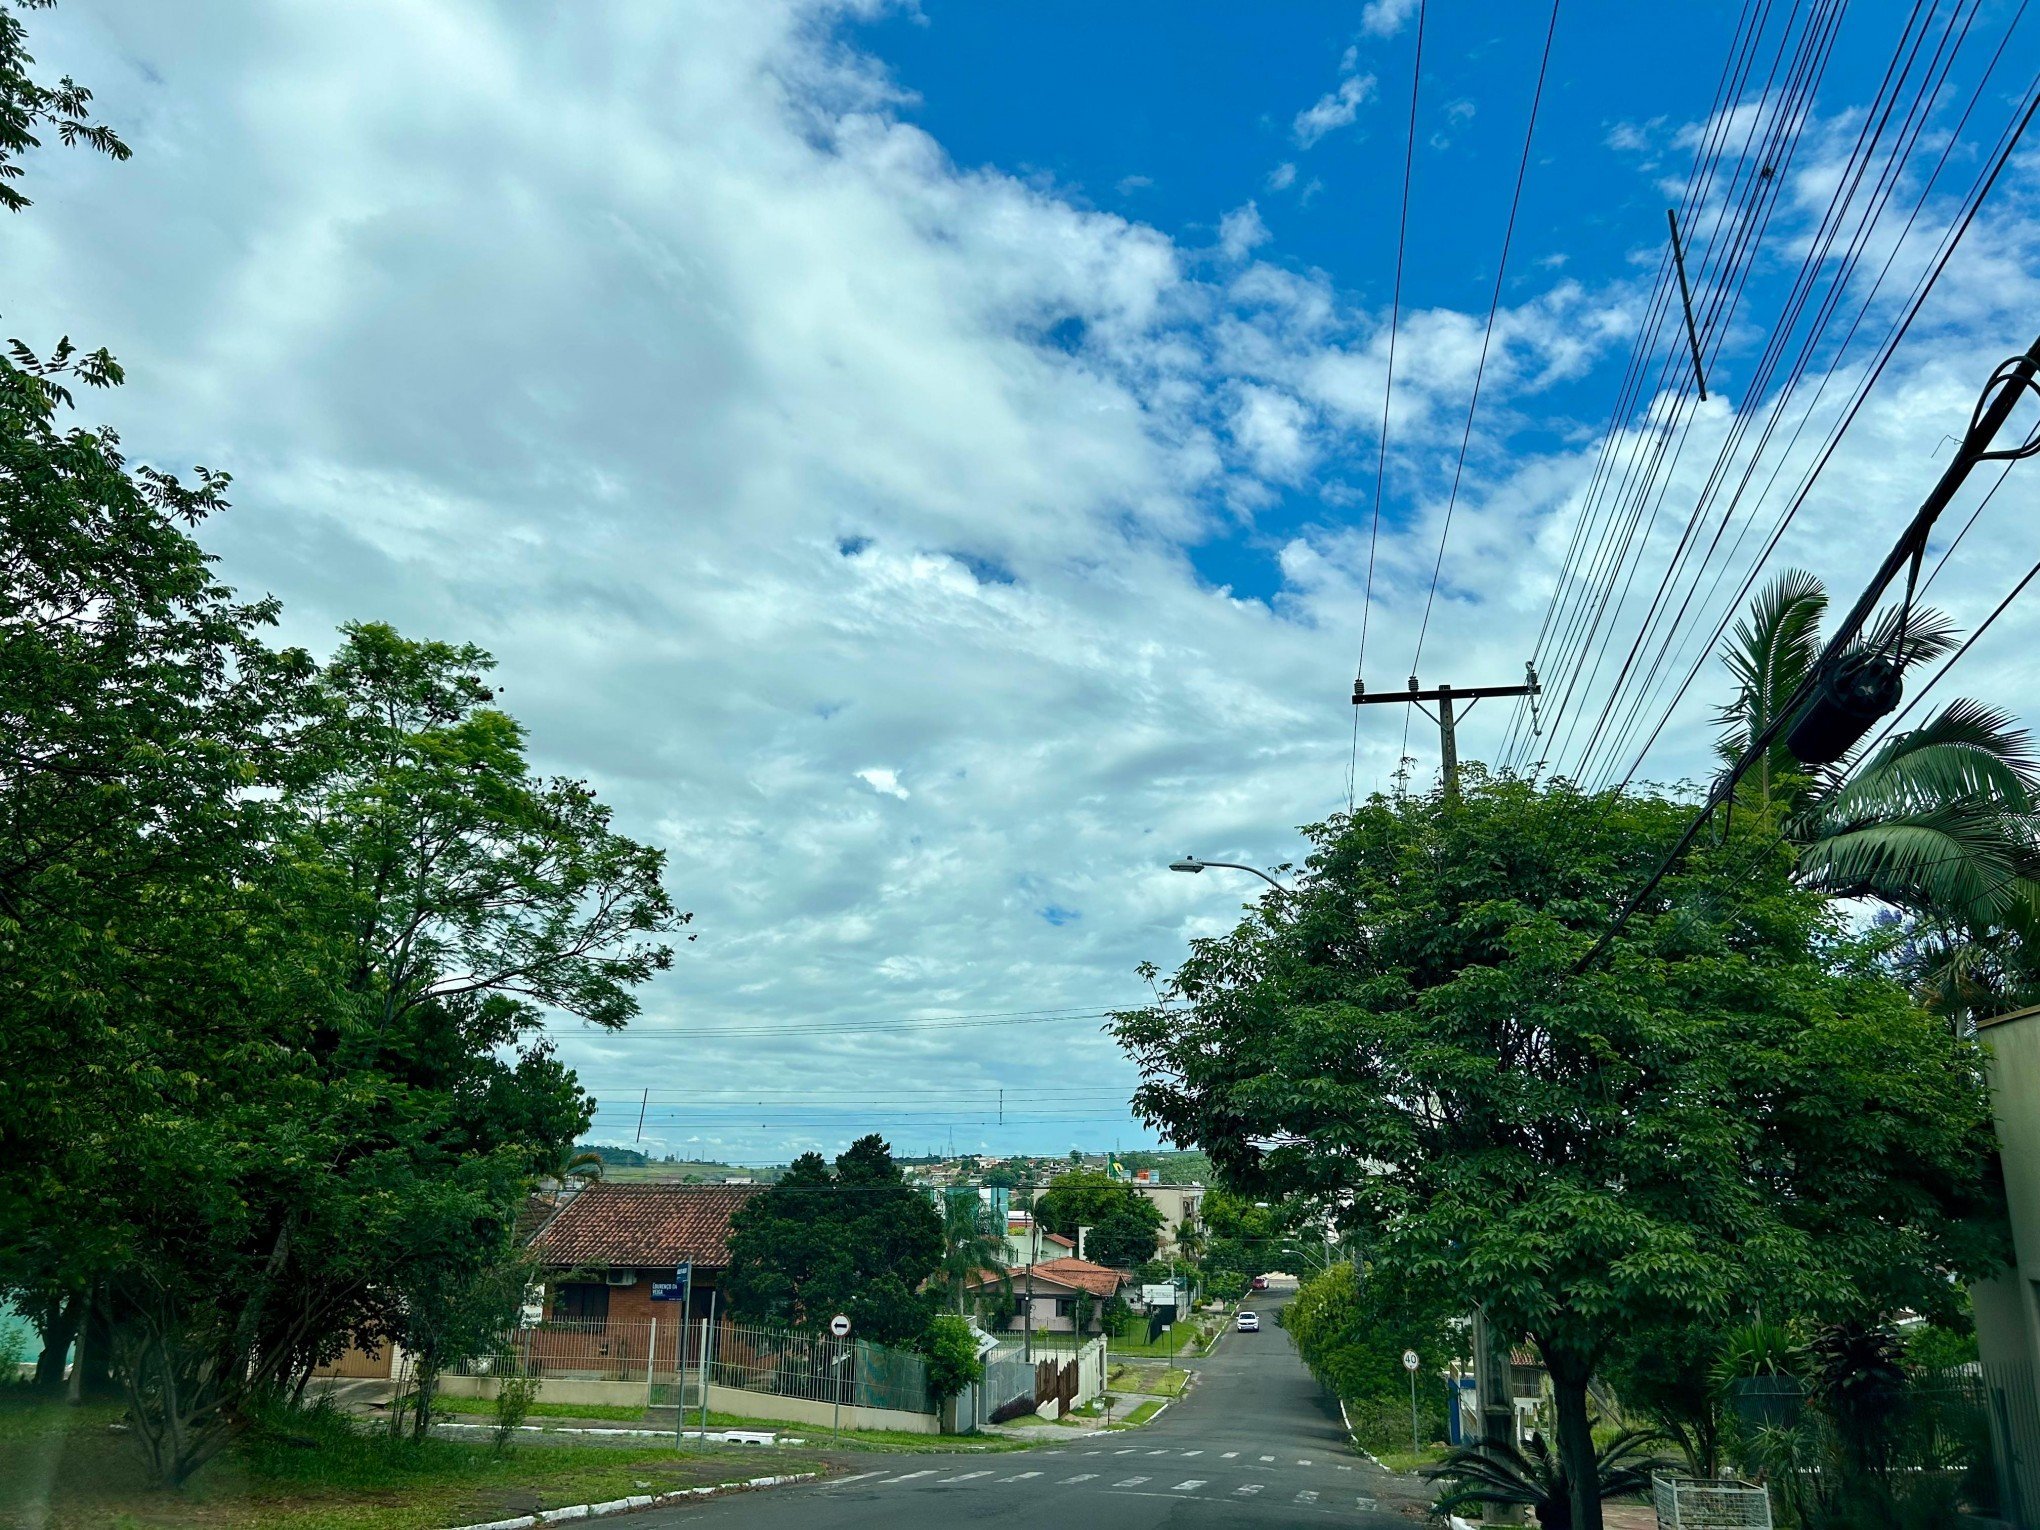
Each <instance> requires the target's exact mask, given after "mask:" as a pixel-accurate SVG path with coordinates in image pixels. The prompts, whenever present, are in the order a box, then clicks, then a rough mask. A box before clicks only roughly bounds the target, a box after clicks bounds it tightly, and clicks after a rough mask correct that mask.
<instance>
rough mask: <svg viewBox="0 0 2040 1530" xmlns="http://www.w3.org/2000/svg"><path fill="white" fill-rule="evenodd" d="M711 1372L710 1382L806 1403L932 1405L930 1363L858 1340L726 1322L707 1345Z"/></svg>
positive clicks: (922, 1408) (913, 1408)
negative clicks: (929, 1379) (802, 1399)
mask: <svg viewBox="0 0 2040 1530" xmlns="http://www.w3.org/2000/svg"><path fill="white" fill-rule="evenodd" d="M708 1377H709V1381H710V1383H711V1384H712V1385H715V1386H721V1387H740V1388H742V1389H743V1390H745V1391H747V1392H771V1393H774V1394H776V1395H777V1396H780V1397H804V1398H806V1399H808V1400H809V1401H811V1402H827V1403H834V1402H840V1403H842V1404H843V1406H845V1407H858V1408H897V1409H901V1410H903V1411H905V1412H909V1413H926V1412H928V1411H929V1402H928V1364H927V1362H926V1361H925V1360H923V1359H922V1358H921V1357H920V1356H919V1355H916V1354H911V1353H909V1352H907V1351H905V1350H898V1349H888V1348H887V1347H885V1346H884V1345H882V1344H867V1343H865V1342H864V1341H863V1340H861V1339H835V1338H830V1337H828V1336H827V1335H820V1336H817V1335H814V1334H806V1333H798V1332H794V1331H791V1330H787V1329H779V1328H758V1327H753V1326H751V1325H749V1324H742V1323H724V1324H720V1325H718V1326H717V1328H716V1330H715V1332H714V1335H713V1336H712V1338H711V1340H710V1343H709V1351H708Z"/></svg>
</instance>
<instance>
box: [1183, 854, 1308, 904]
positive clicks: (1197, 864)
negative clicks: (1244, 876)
mask: <svg viewBox="0 0 2040 1530" xmlns="http://www.w3.org/2000/svg"><path fill="white" fill-rule="evenodd" d="M1207 866H1218V867H1221V868H1223V869H1224V870H1226V871H1245V872H1249V873H1251V874H1252V875H1254V876H1257V877H1259V878H1260V879H1261V880H1262V881H1263V882H1266V883H1267V884H1268V885H1269V886H1270V887H1272V888H1274V889H1275V891H1277V892H1279V893H1283V894H1285V895H1286V894H1287V893H1288V892H1289V889H1288V888H1287V887H1284V886H1283V885H1282V884H1281V883H1280V882H1278V881H1276V880H1275V879H1274V878H1273V877H1271V876H1269V875H1268V873H1267V872H1265V871H1263V870H1261V868H1260V867H1258V866H1243V865H1241V864H1240V863H1239V862H1238V861H1200V860H1199V859H1198V858H1197V857H1196V856H1194V855H1186V856H1184V857H1183V859H1182V860H1180V861H1175V862H1172V863H1171V864H1170V866H1169V870H1171V871H1190V872H1197V871H1202V870H1203V869H1204V868H1205V867H1207Z"/></svg>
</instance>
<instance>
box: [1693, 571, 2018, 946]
mask: <svg viewBox="0 0 2040 1530" xmlns="http://www.w3.org/2000/svg"><path fill="white" fill-rule="evenodd" d="M1826 613H1827V591H1826V590H1825V589H1824V588H1822V586H1821V583H1820V581H1819V580H1818V579H1816V578H1815V577H1814V576H1813V575H1811V574H1808V573H1805V572H1802V571H1800V570H1798V569H1792V570H1788V571H1786V572H1785V573H1783V574H1780V575H1779V576H1778V577H1777V578H1776V579H1774V580H1772V581H1771V583H1770V584H1769V585H1767V586H1766V587H1765V588H1764V589H1763V591H1762V592H1760V593H1759V594H1758V596H1757V598H1756V599H1755V600H1754V601H1752V602H1751V604H1750V608H1749V611H1748V612H1747V614H1746V615H1745V616H1744V617H1743V619H1742V620H1741V621H1740V622H1738V623H1737V624H1736V627H1735V631H1734V634H1733V638H1732V641H1731V643H1730V644H1729V646H1728V649H1727V651H1726V653H1725V654H1724V661H1725V663H1726V664H1727V666H1728V670H1729V673H1730V674H1732V675H1733V676H1734V677H1735V679H1736V681H1737V682H1738V685H1739V687H1740V694H1739V695H1738V696H1737V698H1736V700H1735V701H1734V702H1732V703H1730V704H1729V705H1728V706H1726V707H1724V708H1722V709H1721V712H1720V714H1719V720H1720V722H1721V724H1722V734H1721V738H1720V742H1719V748H1720V752H1721V755H1722V758H1723V759H1724V760H1734V759H1736V758H1737V757H1738V756H1740V755H1741V753H1742V751H1743V749H1744V747H1745V746H1746V744H1747V743H1748V741H1749V740H1750V739H1751V738H1752V737H1754V736H1755V735H1756V733H1757V732H1758V731H1759V730H1761V729H1763V728H1765V727H1767V726H1768V725H1769V724H1770V723H1771V722H1772V720H1773V719H1775V718H1776V717H1777V716H1778V715H1779V713H1780V712H1781V711H1782V710H1783V709H1785V708H1787V707H1789V706H1790V705H1791V704H1792V698H1793V697H1794V696H1795V694H1796V693H1797V692H1798V691H1799V689H1800V686H1801V685H1802V684H1803V683H1804V681H1805V680H1806V678H1807V676H1808V675H1809V674H1810V673H1811V672H1812V670H1813V667H1814V664H1815V661H1816V660H1817V659H1818V658H1819V656H1820V652H1821V648H1822V646H1823V645H1822V642H1821V636H1820V624H1821V619H1822V617H1823V616H1825V615H1826ZM1954 644H1955V631H1954V627H1953V624H1952V623H1950V622H1949V620H1948V619H1947V617H1945V616H1943V615H1942V614H1941V613H1940V612H1938V611H1934V610H1929V609H1924V608H1919V609H1915V610H1913V611H1912V612H1910V613H1909V614H1908V615H1906V616H1904V617H1903V618H1901V616H1900V614H1899V613H1898V612H1896V611H1887V612H1885V613H1884V614H1883V615H1882V616H1881V617H1879V618H1878V619H1877V621H1876V622H1874V623H1873V624H1872V625H1871V627H1870V629H1869V631H1868V632H1867V633H1866V634H1865V635H1864V636H1863V638H1862V639H1861V642H1860V645H1859V646H1860V647H1861V648H1864V649H1869V650H1879V649H1881V650H1883V651H1885V652H1888V653H1892V654H1894V655H1895V656H1896V657H1897V659H1898V662H1899V665H1900V668H1901V669H1902V670H1903V669H1906V668H1910V667H1911V666H1913V665H1915V664H1918V663H1920V662H1922V661H1923V660H1927V659H1932V658H1936V657H1939V656H1940V655H1942V654H1945V653H1947V652H1948V651H1949V650H1950V649H1952V648H1953V647H1954ZM1735 803H1736V805H1737V806H1739V807H1748V808H1752V809H1755V810H1756V811H1758V812H1760V813H1763V814H1765V815H1766V816H1767V817H1768V818H1769V819H1771V820H1773V821H1775V823H1776V825H1777V827H1778V828H1779V829H1780V830H1782V832H1783V833H1784V836H1785V838H1786V840H1787V841H1788V842H1789V843H1791V844H1792V845H1793V847H1794V848H1795V850H1796V851H1797V853H1798V857H1799V862H1798V875H1799V877H1800V879H1801V880H1802V881H1803V882H1805V883H1806V884H1807V885H1808V886H1812V887H1818V888H1820V889H1821V890H1823V891H1825V892H1828V893H1831V894H1833V895H1834V896H1836V897H1867V898H1875V899H1877V900H1879V901H1881V902H1884V903H1887V904H1890V905H1892V906H1893V907H1895V908H1898V909H1902V910H1904V911H1906V912H1907V913H1909V914H1912V915H1915V916H1917V917H1919V918H1922V919H1925V920H1927V921H1929V922H1935V923H1939V924H1942V925H1944V926H1954V927H1956V928H1958V929H1960V930H1962V931H1963V932H1965V933H1966V934H1967V935H1969V936H1972V937H1979V938H1980V937H1984V936H1987V935H1988V934H1990V933H1991V932H1994V931H2002V930H2005V929H2008V928H2010V929H2020V930H2024V929H2026V928H2029V927H2031V926H2032V925H2033V924H2034V923H2036V921H2040V808H2036V803H2040V755H2036V753H2035V751H2034V747H2033V742H2032V740H2031V738H2030V737H2029V736H2028V735H2027V733H2026V732H2025V731H2024V730H2023V729H2021V728H2020V727H2019V726H2018V725H2017V723H2016V722H2015V721H2014V719H2013V718H2012V717H2010V716H2009V715H2008V714H2006V713H2004V712H2001V711H1998V710H1997V709H1995V708H1992V707H1988V706H1985V705H1984V704H1983V703H1981V702H1978V701H1969V700H1958V701H1952V702H1950V703H1948V704H1947V705H1946V706H1944V707H1943V708H1942V709H1941V710H1940V711H1939V712H1937V713H1935V714H1934V715H1933V716H1932V717H1930V718H1929V719H1928V720H1927V721H1926V722H1925V723H1923V724H1921V725H1920V726H1919V727H1918V728H1915V729H1912V730H1911V731H1909V732H1905V733H1899V734H1895V735H1893V736H1892V737H1891V738H1890V739H1888V740H1887V741H1885V742H1884V743H1883V744H1881V745H1878V746H1877V747H1876V748H1875V749H1874V750H1873V751H1872V752H1870V753H1869V754H1868V755H1867V756H1862V755H1858V756H1856V757H1852V758H1845V759H1844V760H1842V761H1841V762H1840V763H1838V764H1837V765H1834V766H1830V767H1825V768H1809V767H1807V766H1805V765H1802V764H1801V763H1800V762H1799V761H1798V760H1797V759H1795V758H1794V757H1793V755H1792V753H1791V751H1790V749H1788V748H1787V747H1786V745H1785V743H1784V741H1783V739H1782V738H1781V739H1779V740H1777V741H1775V742H1773V743H1772V744H1771V745H1770V747H1769V748H1768V749H1767V750H1765V751H1764V753H1763V754H1762V755H1761V756H1760V757H1759V758H1758V759H1757V761H1756V762H1755V763H1754V764H1753V765H1752V767H1751V768H1750V770H1749V771H1748V772H1746V773H1745V775H1744V777H1743V779H1742V781H1741V782H1740V783H1738V785H1737V788H1736V793H1735Z"/></svg>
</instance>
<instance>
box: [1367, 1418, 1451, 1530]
mask: <svg viewBox="0 0 2040 1530" xmlns="http://www.w3.org/2000/svg"><path fill="white" fill-rule="evenodd" d="M1338 1403H1339V1422H1340V1423H1341V1424H1343V1425H1344V1426H1345V1429H1346V1443H1347V1444H1348V1445H1351V1446H1352V1447H1353V1448H1354V1449H1355V1450H1357V1451H1359V1452H1360V1454H1361V1455H1363V1456H1365V1457H1366V1458H1367V1459H1368V1460H1369V1461H1372V1462H1373V1463H1374V1464H1375V1465H1376V1466H1378V1467H1380V1468H1381V1469H1382V1470H1383V1471H1385V1472H1387V1473H1388V1474H1389V1475H1390V1476H1391V1477H1393V1476H1395V1475H1396V1472H1395V1470H1394V1468H1393V1467H1390V1466H1387V1465H1385V1464H1384V1463H1383V1462H1382V1460H1381V1458H1380V1457H1379V1456H1377V1455H1375V1453H1374V1452H1373V1451H1371V1450H1369V1449H1368V1448H1367V1447H1366V1446H1365V1445H1362V1444H1361V1443H1360V1442H1359V1441H1358V1440H1356V1439H1354V1438H1353V1421H1352V1420H1351V1419H1350V1418H1348V1417H1346V1399H1345V1398H1343V1397H1341V1398H1339V1399H1338ZM1458 1525H1466V1522H1465V1521H1464V1520H1460V1521H1459V1522H1458ZM1458 1525H1455V1527H1454V1530H1458ZM1466 1530H1475V1527H1473V1526H1470V1525H1467V1526H1466Z"/></svg>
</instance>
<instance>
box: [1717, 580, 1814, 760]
mask: <svg viewBox="0 0 2040 1530" xmlns="http://www.w3.org/2000/svg"><path fill="white" fill-rule="evenodd" d="M1826 614H1827V591H1826V589H1825V588H1824V587H1823V586H1822V585H1821V582H1820V580H1819V579H1817V578H1816V577H1814V576H1813V575H1812V574H1809V573H1807V572H1806V571H1805V570H1804V569H1796V568H1794V569H1786V570H1785V571H1784V572H1782V573H1780V574H1779V575H1778V576H1777V578H1775V579H1773V580H1772V581H1771V582H1770V583H1769V584H1767V585H1765V586H1764V588H1763V589H1762V590H1760V591H1759V592H1758V593H1757V596H1756V598H1755V599H1754V600H1752V601H1751V602H1750V604H1749V608H1748V609H1747V610H1746V611H1745V612H1744V613H1743V615H1742V617H1741V618H1740V619H1739V620H1738V621H1737V622H1736V624H1735V627H1734V629H1733V631H1732V632H1731V633H1730V636H1729V641H1728V642H1727V643H1726V644H1725V645H1724V646H1723V649H1722V655H1721V658H1722V663H1723V664H1724V665H1725V666H1726V667H1727V669H1728V672H1729V674H1730V675H1731V676H1732V677H1733V678H1734V680H1735V682H1736V689H1737V696H1736V700H1735V701H1733V702H1731V703H1730V704H1729V705H1727V706H1725V707H1723V708H1721V710H1720V711H1719V712H1718V713H1717V714H1716V721H1717V722H1719V723H1720V724H1721V726H1722V729H1723V732H1722V736H1721V739H1720V748H1721V751H1722V753H1723V755H1724V757H1725V758H1729V759H1733V758H1734V757H1735V756H1736V755H1738V754H1740V753H1741V752H1742V750H1743V748H1744V747H1745V745H1747V743H1748V742H1749V740H1750V739H1751V738H1752V737H1753V736H1754V735H1755V734H1756V733H1757V732H1758V731H1760V730H1761V729H1762V728H1764V727H1765V726H1766V725H1767V724H1768V723H1769V722H1770V721H1771V719H1772V718H1773V717H1775V716H1776V715H1777V713H1778V710H1779V709H1780V708H1781V707H1783V706H1784V705H1785V704H1786V703H1787V702H1788V701H1789V700H1790V699H1791V698H1792V695H1793V693H1794V692H1795V691H1797V690H1798V688H1799V686H1800V684H1801V682H1802V681H1804V680H1805V678H1806V676H1807V673H1808V672H1809V671H1810V670H1811V669H1812V667H1813V661H1814V659H1815V658H1816V657H1818V655H1819V653H1820V623H1821V618H1822V617H1823V616H1824V615H1826Z"/></svg>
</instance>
